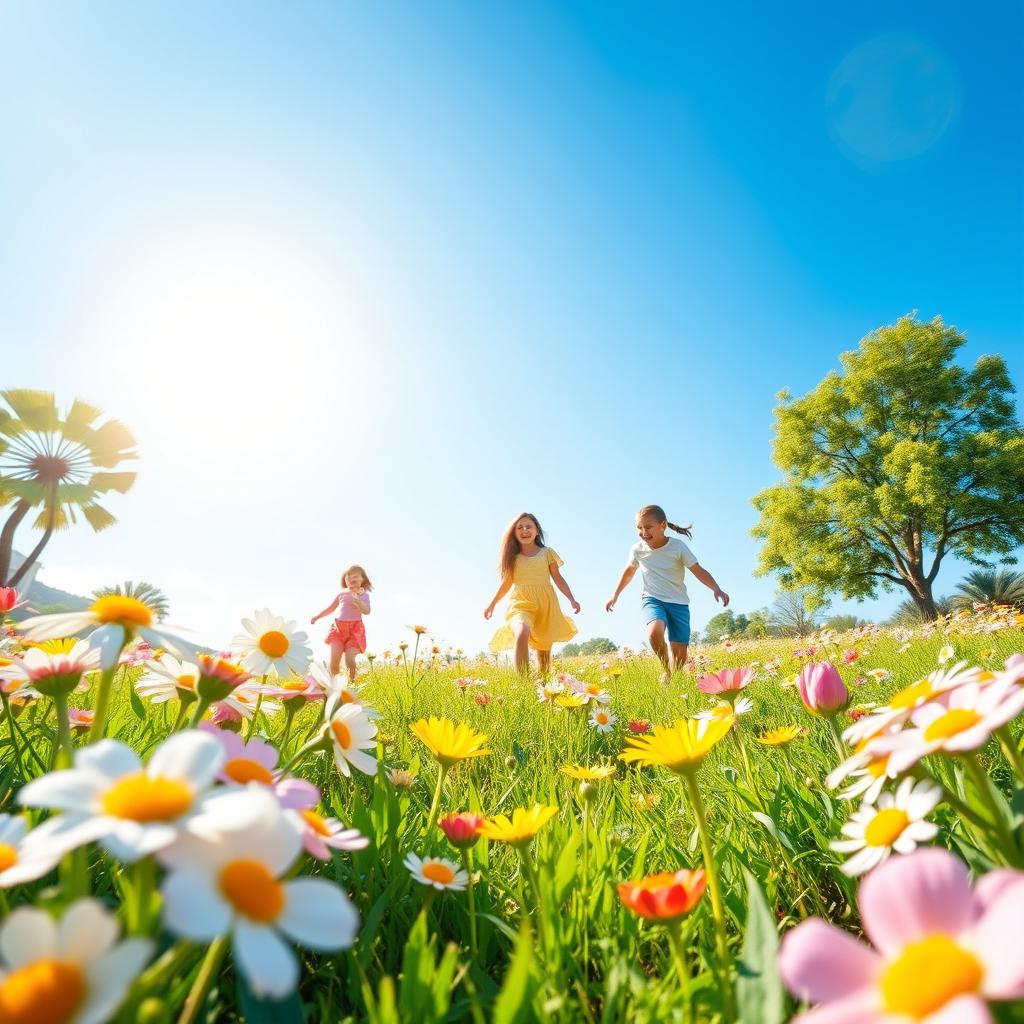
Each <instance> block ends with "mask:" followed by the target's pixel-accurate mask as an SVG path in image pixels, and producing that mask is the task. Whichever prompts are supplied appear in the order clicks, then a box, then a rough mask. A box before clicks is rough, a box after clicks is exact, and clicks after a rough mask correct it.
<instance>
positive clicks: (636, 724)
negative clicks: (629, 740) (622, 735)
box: [627, 718, 651, 736]
mask: <svg viewBox="0 0 1024 1024" xmlns="http://www.w3.org/2000/svg"><path fill="white" fill-rule="evenodd" d="M627 728H628V729H629V731H630V732H631V733H633V734H635V735H636V736H643V735H644V734H645V733H648V732H650V731H651V723H650V722H648V721H647V719H646V718H634V719H633V720H632V721H631V722H630V723H629V725H628V726H627Z"/></svg>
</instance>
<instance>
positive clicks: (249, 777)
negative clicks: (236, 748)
mask: <svg viewBox="0 0 1024 1024" xmlns="http://www.w3.org/2000/svg"><path fill="white" fill-rule="evenodd" d="M224 774H225V775H226V776H227V777H228V778H229V779H231V780H232V782H238V783H241V784H242V785H243V786H244V785H245V784H246V783H247V782H262V783H263V785H264V786H269V785H271V783H273V781H274V776H273V775H272V774H271V773H270V772H269V771H268V770H267V769H266V768H264V767H263V765H261V764H260V763H259V762H258V761H254V760H253V759H252V758H251V757H233V758H231V760H230V761H228V763H227V764H226V765H224Z"/></svg>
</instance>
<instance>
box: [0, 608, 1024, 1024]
mask: <svg viewBox="0 0 1024 1024" xmlns="http://www.w3.org/2000/svg"><path fill="white" fill-rule="evenodd" d="M13 603H14V601H13V599H12V600H10V601H7V605H8V606H10V605H11V604H13ZM75 635H79V636H84V637H85V639H84V640H77V641H76V640H74V639H65V638H66V637H68V636H72V637H73V636H75ZM398 639H399V640H401V644H400V645H396V646H395V647H394V648H393V650H392V651H389V652H386V653H385V652H383V651H382V652H380V653H379V654H378V655H377V656H376V657H375V658H373V659H372V660H370V661H369V664H368V665H367V666H366V671H365V672H364V673H363V675H362V676H361V677H360V678H359V680H358V681H357V683H356V684H351V683H349V682H347V681H346V680H345V679H344V677H342V676H331V675H330V673H329V672H328V671H327V669H326V668H325V667H324V666H323V665H322V664H319V663H317V662H313V661H312V651H311V648H310V644H309V641H308V639H307V637H306V636H305V634H303V633H300V632H298V631H297V630H296V629H295V626H294V624H293V623H291V622H288V621H285V620H284V619H281V618H280V617H278V616H276V615H273V614H271V613H270V612H261V613H258V614H257V615H255V616H254V617H253V618H251V619H245V620H243V621H242V625H241V628H240V632H239V634H238V636H236V637H235V638H233V639H232V638H225V650H224V651H223V652H221V653H220V654H212V655H205V656H200V657H198V658H197V659H196V660H194V661H190V660H188V658H186V657H184V656H181V657H179V656H177V655H176V654H175V653H172V652H173V651H174V650H175V649H176V648H175V638H174V635H173V631H165V630H164V629H163V627H162V626H161V625H160V624H159V623H157V622H156V621H155V619H154V617H153V616H152V614H151V613H150V610H149V609H148V608H147V607H146V606H145V605H144V604H142V603H141V602H139V601H138V600H136V599H133V598H130V597H121V596H116V597H104V598H100V599H99V600H97V602H96V604H95V605H93V607H92V609H91V610H89V611H87V612H83V613H76V614H74V615H67V616H40V617H37V618H34V619H29V620H27V621H25V622H23V623H20V624H18V626H17V631H15V630H14V629H13V628H12V629H11V630H10V631H9V635H8V638H7V640H6V641H5V642H4V644H3V653H2V660H0V695H2V699H3V711H4V716H3V720H2V722H0V794H2V808H0V809H2V812H3V813H2V816H0V885H2V887H3V888H2V897H0V898H2V900H3V907H2V909H3V911H4V920H3V923H2V924H0V1022H3V1024H6V1022H19V1024H21V1022H25V1024H27V1022H65V1021H76V1022H82V1024H87V1022H95V1021H103V1020H118V1021H125V1022H129V1021H130V1022H134V1021H147V1022H157V1021H172V1020H177V1021H182V1022H191V1021H198V1020H204V1021H207V1020H209V1021H232V1020H246V1021H250V1022H256V1021H271V1020H273V1021H285V1022H287V1021H299V1020H309V1021H345V1020H351V1021H371V1022H379V1024H386V1022H397V1021H413V1020H415V1021H416V1022H417V1024H430V1022H440V1021H462V1020H467V1021H474V1022H484V1021H496V1022H502V1024H509V1022H513V1021H523V1022H525V1021H531V1020H551V1021H572V1022H576V1021H588V1022H598V1021H601V1022H612V1021H624V1022H625V1021H630V1022H633V1021H635V1022H654V1021H732V1020H741V1021H744V1022H747V1024H754V1022H763V1024H771V1022H779V1021H783V1020H789V1019H791V1018H792V1017H794V1016H797V1015H801V1014H805V1015H806V1016H805V1017H804V1018H803V1019H806V1020H807V1021H820V1022H825V1021H828V1022H830V1024H836V1022H845V1024H854V1022H870V1021H878V1022H886V1024H896V1022H913V1021H932V1022H936V1024H938V1022H941V1024H957V1022H965V1024H973V1022H983V1021H990V1020H999V1021H1024V950H1022V947H1021V943H1020V941H1019V933H1020V928H1021V922H1022V921H1024V758H1022V755H1021V753H1020V746H1021V741H1022V725H1024V718H1022V712H1024V656H1022V655H1021V652H1024V617H1022V616H1020V615H1019V614H1017V613H1014V612H1013V611H1011V610H1009V609H1006V608H996V609H991V608H978V609H976V610H975V611H973V612H962V613H959V614H957V615H955V616H952V617H948V618H946V619H942V620H939V621H938V622H936V623H933V624H929V625H927V626H922V627H919V628H917V629H915V630H912V631H911V630H892V629H883V628H881V627H874V626H870V627H862V628H860V629H858V630H854V631H852V632H849V633H844V634H841V635H835V634H819V635H817V636H814V637H810V638H802V639H800V640H799V641H783V640H765V641H763V642H755V641H740V642H734V643H731V642H728V641H727V642H725V643H723V644H721V645H717V646H709V647H699V648H694V649H693V650H691V662H690V665H689V669H690V671H689V672H688V673H686V674H677V676H676V677H675V679H674V680H673V682H672V684H671V685H670V686H667V687H666V686H663V685H662V684H661V683H660V682H659V674H660V666H659V665H658V663H657V661H656V660H655V659H653V658H651V657H649V656H647V655H644V654H633V653H631V652H624V653H623V654H622V655H621V656H619V655H616V656H612V657H608V658H603V659H601V658H591V659H562V660H561V661H559V659H558V658H557V657H556V659H555V674H553V675H552V677H551V678H549V679H535V680H531V681H527V680H525V679H523V678H521V677H520V676H518V675H517V674H515V673H514V672H513V671H511V670H510V669H509V668H507V667H503V666H499V665H496V664H495V663H493V662H485V661H475V660H473V661H470V660H467V659H465V658H463V657H462V656H461V655H459V654H457V653H453V652H449V651H442V650H439V649H437V648H436V647H434V646H433V645H432V642H431V640H430V638H429V631H428V630H426V629H424V628H423V627H414V628H413V629H412V630H411V631H410V633H409V635H408V637H407V638H398Z"/></svg>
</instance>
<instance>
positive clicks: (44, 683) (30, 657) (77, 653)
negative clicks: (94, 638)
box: [0, 640, 100, 697]
mask: <svg viewBox="0 0 1024 1024" xmlns="http://www.w3.org/2000/svg"><path fill="white" fill-rule="evenodd" d="M4 661H5V662H6V663H5V664H3V665H0V679H2V680H4V681H5V682H8V683H10V682H13V683H15V684H16V685H15V686H5V687H4V689H5V691H6V692H8V693H10V692H12V691H16V690H19V689H20V688H21V687H23V686H27V687H31V688H32V689H33V690H34V691H35V692H36V693H39V694H42V695H43V696H46V697H52V696H54V694H56V693H64V694H68V693H71V691H72V690H74V689H75V688H76V687H77V686H78V684H79V682H80V680H81V678H82V675H83V674H84V673H85V672H92V671H94V670H95V669H97V668H99V664H100V652H99V651H98V650H96V648H94V647H91V646H90V645H89V642H88V641H87V640H79V641H78V642H77V643H76V644H75V645H74V646H73V647H72V648H71V650H70V651H60V652H56V653H50V652H48V651H44V650H41V649H40V648H38V647H30V648H29V649H28V650H27V651H25V653H24V654H23V655H22V656H21V657H20V658H13V659H12V660H11V661H9V662H7V659H4Z"/></svg>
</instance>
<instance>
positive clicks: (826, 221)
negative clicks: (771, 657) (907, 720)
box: [0, 2, 1024, 650]
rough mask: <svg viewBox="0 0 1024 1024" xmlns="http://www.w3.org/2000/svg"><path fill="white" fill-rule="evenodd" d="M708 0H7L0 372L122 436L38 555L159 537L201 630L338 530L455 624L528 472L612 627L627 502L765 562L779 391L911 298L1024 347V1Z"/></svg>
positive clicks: (291, 585) (78, 586)
mask: <svg viewBox="0 0 1024 1024" xmlns="http://www.w3.org/2000/svg"><path fill="white" fill-rule="evenodd" d="M708 6H709V5H700V7H701V8H706V7H708ZM691 7H692V9H691V10H687V11H684V12H683V13H680V10H679V5H668V4H666V5H664V6H661V5H656V4H645V5H642V9H641V5H637V4H626V3H623V4H620V5H614V6H612V5H595V4H592V3H589V2H588V3H583V2H579V3H563V4H553V3H552V4H539V3H537V4H534V3H516V4H487V3H481V4H454V3H450V4H418V3H405V4H390V5H381V4H354V3H349V4H340V3H324V4H314V3H302V4H285V3H277V4H271V3H251V4H242V3H219V4H215V5H213V4H206V3H180V2H176V3H173V4H170V3H168V4H157V3H147V4H142V5H139V4H102V3H90V4H84V3H83V4H69V3H59V4H57V3H42V2H41V3H33V4H24V3H23V4H2V5H0V132H2V138H3V142H4V147H3V148H4V159H3V160H2V161H0V196H2V198H0V345H2V350H3V358H4V366H5V373H4V381H5V384H6V385H9V386H12V385H18V386H30V387H41V388H47V389H50V390H53V391H55V392H56V393H57V394H58V395H59V396H60V397H61V398H62V399H64V400H70V399H71V398H72V397H73V396H75V395H79V396H81V397H83V398H87V399H89V400H91V401H93V402H96V403H98V404H99V405H101V406H102V407H104V408H105V409H107V410H108V411H110V412H111V413H113V414H115V415H117V416H119V417H120V418H122V419H124V420H125V421H126V422H127V423H128V424H129V425H130V426H131V427H132V428H133V429H134V430H135V432H136V433H137V435H138V438H139V441H140V448H141V452H142V460H141V463H140V466H139V469H140V477H139V482H138V483H137V485H136V487H135V488H134V489H133V490H132V491H131V492H130V493H129V494H128V495H127V496H125V497H124V498H117V497H115V499H113V500H112V501H111V502H110V507H111V509H112V510H113V511H114V512H115V514H116V515H117V516H118V518H119V524H118V526H117V527H116V528H114V529H112V530H109V531H108V532H106V533H104V534H101V535H99V536H94V535H92V534H91V533H90V532H89V531H88V530H87V529H82V528H80V529H78V530H75V531H73V532H70V533H67V534H64V535H62V536H60V537H59V538H57V539H55V540H54V541H53V542H52V543H51V545H50V547H49V548H48V550H47V551H46V553H45V557H44V563H45V566H46V568H45V571H44V572H43V574H42V578H43V579H44V580H46V581H47V582H50V583H51V584H53V585H56V586H63V587H67V588H69V589H75V590H78V591H80V592H81V591H86V590H88V589H91V588H92V587H93V586H96V585H99V584H102V583H108V582H113V581H114V580H116V579H119V578H124V577H127V576H131V577H135V578H138V577H140V576H141V577H145V578H146V579H149V580H151V581H152V582H155V583H157V584H160V585H161V586H163V587H164V589H165V590H166V591H167V592H168V594H169V596H170V598H171V602H172V620H173V621H175V622H179V623H183V624H185V625H188V626H191V627H193V628H194V629H195V631H196V633H195V635H196V637H197V638H198V639H201V640H203V641H205V642H209V643H211V644H217V643H219V642H226V641H227V640H228V639H229V638H230V636H231V634H232V633H233V632H234V631H235V627H236V623H237V620H238V618H239V617H240V616H241V615H243V614H248V613H250V612H251V611H252V609H253V608H254V607H257V606H263V605H268V606H270V607H271V608H273V609H275V610H280V611H281V612H282V613H285V614H287V615H289V616H294V617H295V618H298V619H308V617H309V615H310V614H311V613H312V612H313V611H316V610H319V608H320V607H322V606H323V605H324V604H326V603H327V602H328V601H329V600H330V598H331V597H332V595H333V593H334V591H335V588H336V577H337V574H338V572H339V570H340V569H341V568H343V567H344V566H345V565H346V564H348V563H349V562H352V561H359V562H362V563H363V564H365V565H366V567H367V568H368V569H369V571H370V573H371V576H372V577H373V578H374V582H375V583H376V585H377V591H376V609H375V612H374V614H373V616H372V617H371V619H370V620H368V632H369V635H370V646H371V649H377V650H380V649H382V648H384V647H386V646H391V645H393V644H394V642H396V640H397V639H399V638H400V636H401V631H402V628H403V626H404V625H406V624H410V623H413V622H423V623H426V624H428V625H429V626H430V627H431V628H432V629H433V630H434V631H435V632H436V634H437V635H438V636H439V637H440V638H442V639H443V640H447V641H450V642H452V643H453V644H457V645H461V646H463V647H465V648H467V649H470V650H476V649H479V648H480V647H482V646H483V644H484V643H485V642H486V639H487V637H488V636H489V635H490V632H491V629H492V627H491V626H490V625H487V624H485V623H484V622H483V620H482V617H481V610H482V608H483V607H484V605H486V603H487V602H488V601H489V600H490V597H491V596H492V593H493V591H494V589H495V586H496V578H495V574H494V564H495V561H496V556H497V542H498V538H499V535H500V533H501V530H502V529H503V527H504V525H505V524H506V522H507V521H508V520H509V519H510V518H511V517H512V516H513V515H515V514H516V513H518V512H520V511H522V510H524V509H525V510H530V511H533V512H535V513H536V514H537V515H538V516H539V517H540V519H541V522H542V523H543V524H544V527H545V529H546V530H547V532H548V535H549V540H550V542H551V543H552V544H553V545H554V546H555V547H556V548H557V549H558V551H559V552H560V553H561V555H562V556H563V558H564V559H565V562H566V566H565V573H566V576H567V578H568V580H569V581H570V583H571V584H572V586H573V587H574V589H575V591H576V594H577V596H578V597H579V599H580V600H581V601H582V603H583V605H584V611H583V614H582V615H581V616H580V619H579V627H580V633H581V635H582V636H583V637H586V636H592V635H608V636H611V637H613V638H614V639H616V640H618V641H620V642H625V643H632V644H633V645H636V644H638V643H639V641H640V639H641V637H642V623H641V617H640V611H639V593H638V585H636V584H634V589H633V590H632V591H628V592H627V594H626V595H625V597H624V599H623V601H622V602H621V603H620V606H619V608H618V610H617V611H616V613H615V614H614V616H608V615H606V614H605V612H604V611H603V604H604V601H605V599H606V598H607V596H608V595H609V593H610V591H611V589H612V587H613V586H614V583H615V580H616V578H617V575H618V573H619V571H620V570H621V568H622V565H623V563H624V560H625V556H626V552H627V550H628V548H629V546H630V544H631V543H632V541H633V536H634V535H633V529H632V516H633V513H634V511H635V509H636V508H637V507H638V506H639V505H641V504H644V503H647V502H660V503H661V504H663V505H664V506H665V507H666V508H667V510H668V511H669V514H670V516H671V517H672V518H674V519H677V520H682V521H686V522H689V521H691V520H692V521H693V522H694V524H695V526H694V540H693V548H694V550H695V551H696V553H697V555H698V557H699V558H700V560H701V562H702V563H703V564H704V565H705V566H706V567H707V568H709V569H710V570H711V571H712V572H713V573H714V574H715V575H716V576H717V577H718V579H719V581H720V582H721V584H722V585H723V587H724V588H725V589H726V590H728V591H729V592H730V593H731V594H732V595H733V599H734V607H736V608H737V609H738V610H750V609H751V608H754V607H758V606H761V605H764V604H766V603H768V602H769V601H770V599H771V596H772V591H773V584H772V582H771V581H770V580H765V579H760V580H755V579H754V578H753V576H752V569H753V567H754V564H755V556H756V546H755V543H754V541H753V540H752V539H751V538H750V536H749V530H750V527H751V526H752V525H753V523H754V522H755V519H756V517H755V514H754V511H753V508H752V507H751V505H750V503H749V499H750V498H751V496H752V495H753V494H755V493H756V492H757V491H758V490H760V489H761V488H763V487H765V486H767V485H769V484H771V483H772V482H774V481H775V480H776V479H777V472H776V470H775V469H774V467H773V465H772V463H771V459H770V437H771V424H772V408H773V404H774V396H775V394H776V393H777V392H778V391H779V390H780V389H782V388H789V389H791V390H792V391H793V392H794V393H797V394H799V393H803V392H805V391H807V390H808V389H809V388H811V387H813V386H814V385H815V384H816V383H817V381H818V380H820V379H821V377H822V376H823V375H824V374H825V373H826V372H828V371H829V370H830V369H831V368H833V367H835V366H836V365H837V356H838V354H839V353H840V352H841V351H843V350H845V349H849V348H852V347H855V346H856V344H857V342H858V340H859V339H860V338H861V337H862V336H863V335H864V334H866V333H867V332H868V331H870V330H871V329H873V328H874V327H876V326H879V325H881V324H885V323H890V322H892V321H894V320H895V319H896V318H897V317H899V316H900V315H901V314H903V313H906V312H908V311H910V310H912V309H917V310H919V312H920V315H921V316H922V317H931V316H933V315H935V314H942V315H943V316H944V317H945V318H946V320H947V322H950V323H954V324H956V325H957V326H959V327H960V328H961V329H962V330H964V331H965V332H966V333H967V335H968V338H969V344H968V345H967V346H966V348H965V350H964V352H963V358H964V359H965V360H966V361H970V362H973V360H974V359H976V358H977V356H978V355H980V354H982V353H989V352H999V353H1002V354H1003V355H1004V356H1005V357H1006V359H1007V361H1008V363H1009V366H1010V371H1011V374H1012V376H1013V379H1014V381H1015V383H1016V384H1017V386H1018V388H1020V387H1021V386H1022V385H1024V343H1022V337H1024V306H1022V284H1024V244H1022V238H1024V186H1022V181H1024V177H1022V174H1021V171H1022V166H1024V160H1022V157H1024V141H1022V134H1021V131H1020V125H1021V123H1022V121H1021V116H1022V106H1024V104H1022V94H1024V74H1022V69H1021V62H1020V59H1019V57H1020V47H1021V39H1022V34H1024V33H1022V29H1024V15H1022V13H1021V9H1020V8H1019V7H1018V6H1017V5H1013V4H975V5H971V6H970V7H962V6H960V7H958V6H957V5H935V4H933V3H928V4H924V3H922V4H901V3H888V2H887V3H864V4H857V5H853V6H850V5H845V6H843V7H837V6H830V5H824V6H823V5H821V4H812V3H806V4H781V5H760V4H758V5H755V4H737V5H719V7H720V9H718V10H708V9H698V5H691ZM20 546H21V547H22V549H25V548H26V547H27V546H28V538H27V535H25V534H22V535H21V537H20ZM959 576H960V572H959V568H958V567H956V566H953V565H950V566H949V567H948V568H947V569H946V570H945V571H944V572H943V573H942V574H941V575H940V578H939V585H938V590H939V591H940V592H943V591H947V590H950V589H952V586H953V584H955V582H956V581H957V579H958V578H959ZM695 590H696V591H697V592H696V593H695V594H694V618H695V624H696V625H697V626H698V627H699V626H700V625H701V624H702V623H703V622H704V621H706V619H707V617H708V616H709V615H710V614H713V606H712V603H711V601H710V596H709V595H708V593H707V592H706V591H704V589H703V588H702V587H700V586H699V584H697V585H695ZM900 596H902V595H893V596H888V597H884V598H882V599H881V600H880V601H879V602H878V603H877V604H874V605H872V604H869V605H864V606H861V607H860V608H859V609H854V610H859V611H860V613H861V614H866V615H881V614H884V613H885V612H886V611H887V610H888V609H890V608H891V607H893V606H894V604H895V603H896V601H897V600H898V599H899V597H900ZM835 607H836V608H837V609H841V608H843V607H844V606H842V605H841V604H837V605H836V606H835ZM322 633H323V629H321V627H320V626H319V625H318V627H317V628H316V631H315V634H316V639H317V641H318V643H317V649H318V650H322V649H323V648H321V647H320V645H319V640H320V639H321V634H322Z"/></svg>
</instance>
